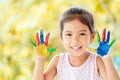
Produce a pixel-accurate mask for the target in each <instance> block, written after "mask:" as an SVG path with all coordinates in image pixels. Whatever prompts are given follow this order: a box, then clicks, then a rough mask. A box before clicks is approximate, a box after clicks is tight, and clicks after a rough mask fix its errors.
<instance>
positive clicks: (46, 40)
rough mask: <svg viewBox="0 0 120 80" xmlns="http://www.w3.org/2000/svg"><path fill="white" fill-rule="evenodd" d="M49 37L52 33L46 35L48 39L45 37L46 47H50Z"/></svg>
mask: <svg viewBox="0 0 120 80" xmlns="http://www.w3.org/2000/svg"><path fill="white" fill-rule="evenodd" d="M49 36H50V32H49V33H47V35H46V37H45V45H46V46H48V40H49Z"/></svg>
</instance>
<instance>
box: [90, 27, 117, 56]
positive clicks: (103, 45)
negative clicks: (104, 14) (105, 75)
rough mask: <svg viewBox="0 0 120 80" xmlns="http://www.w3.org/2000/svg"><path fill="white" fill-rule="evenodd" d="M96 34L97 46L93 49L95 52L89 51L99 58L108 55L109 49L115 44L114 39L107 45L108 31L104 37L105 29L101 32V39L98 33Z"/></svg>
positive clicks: (108, 39)
mask: <svg viewBox="0 0 120 80" xmlns="http://www.w3.org/2000/svg"><path fill="white" fill-rule="evenodd" d="M96 33H97V42H98V44H99V46H98V48H97V49H95V50H92V49H91V50H92V51H94V52H97V53H98V54H99V55H100V56H105V55H106V54H107V53H108V51H109V49H110V47H111V46H112V45H113V44H114V43H115V39H113V40H112V41H111V42H110V43H109V41H110V31H108V32H107V35H106V28H105V29H104V30H103V32H102V39H101V38H100V35H99V33H98V31H97V32H96Z"/></svg>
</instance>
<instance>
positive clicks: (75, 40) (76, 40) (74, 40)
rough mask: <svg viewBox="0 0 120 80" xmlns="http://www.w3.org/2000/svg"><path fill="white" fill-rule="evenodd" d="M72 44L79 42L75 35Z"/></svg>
mask: <svg viewBox="0 0 120 80" xmlns="http://www.w3.org/2000/svg"><path fill="white" fill-rule="evenodd" d="M72 42H75V43H77V42H79V36H76V35H75V36H73V38H72Z"/></svg>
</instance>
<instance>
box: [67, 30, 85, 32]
mask: <svg viewBox="0 0 120 80" xmlns="http://www.w3.org/2000/svg"><path fill="white" fill-rule="evenodd" d="M65 32H72V31H65ZM78 32H87V30H80V31H78Z"/></svg>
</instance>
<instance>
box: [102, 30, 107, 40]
mask: <svg viewBox="0 0 120 80" xmlns="http://www.w3.org/2000/svg"><path fill="white" fill-rule="evenodd" d="M105 39H106V28H105V29H104V30H103V34H102V41H105Z"/></svg>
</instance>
